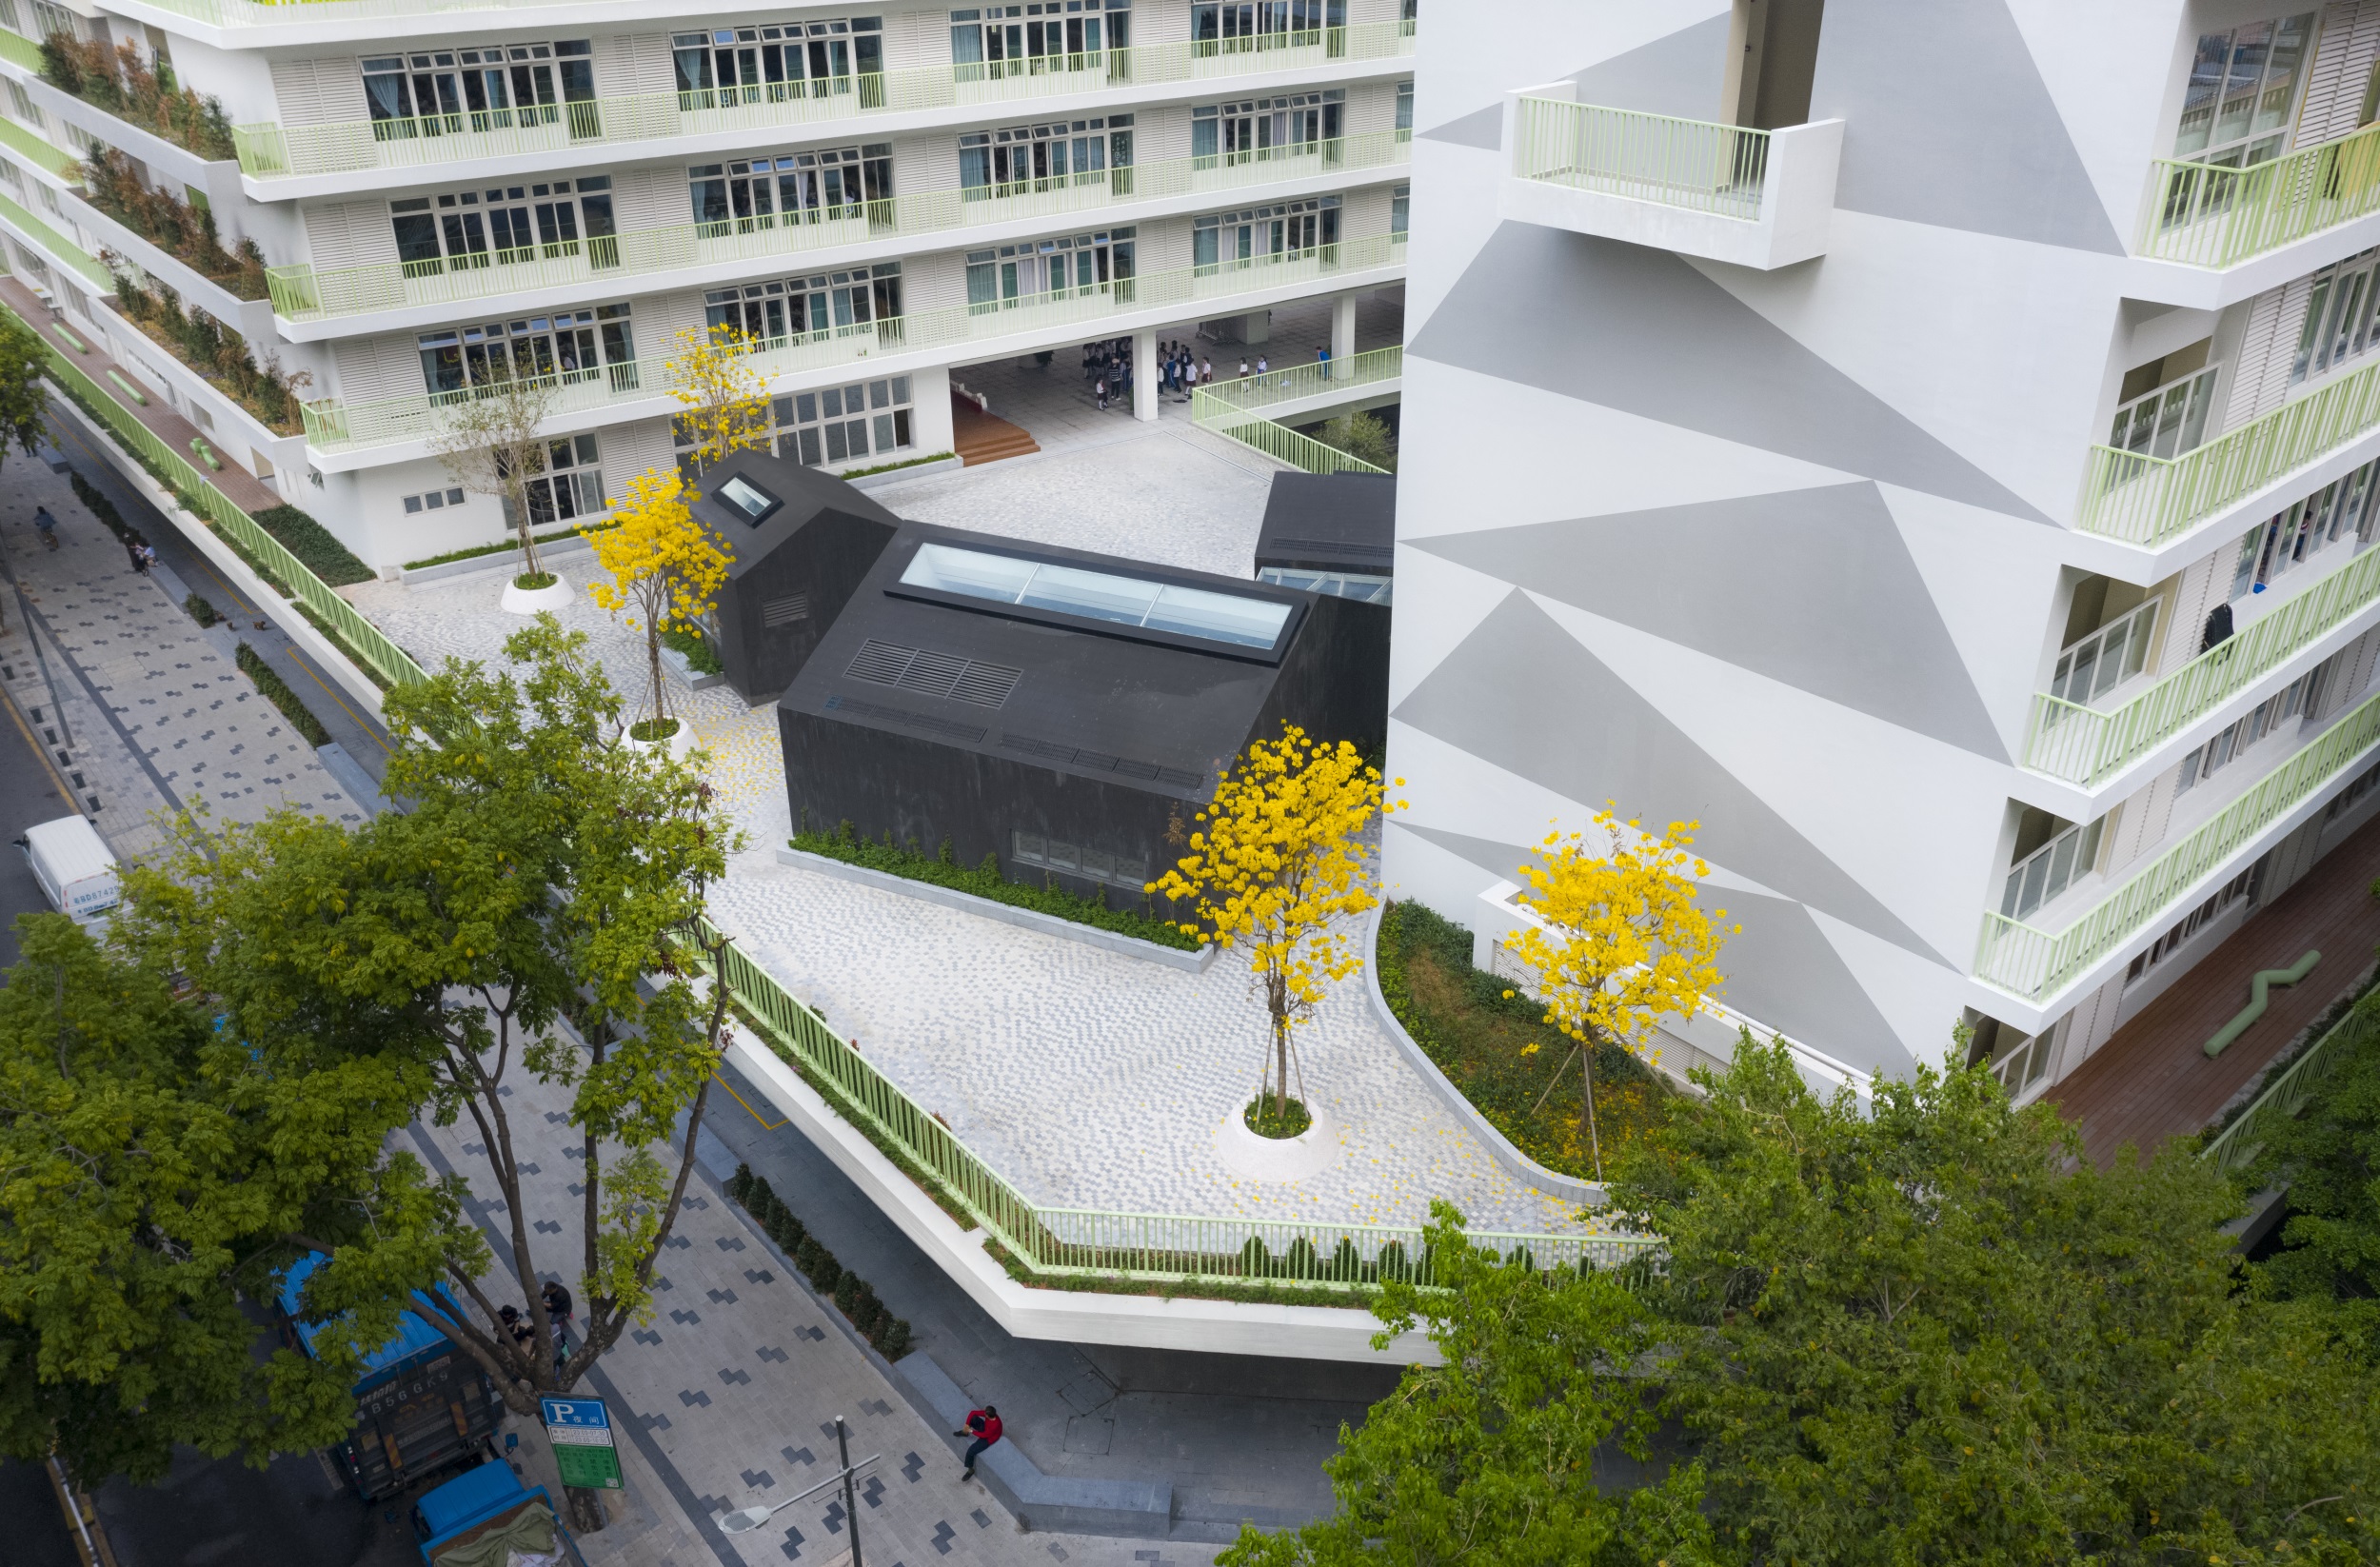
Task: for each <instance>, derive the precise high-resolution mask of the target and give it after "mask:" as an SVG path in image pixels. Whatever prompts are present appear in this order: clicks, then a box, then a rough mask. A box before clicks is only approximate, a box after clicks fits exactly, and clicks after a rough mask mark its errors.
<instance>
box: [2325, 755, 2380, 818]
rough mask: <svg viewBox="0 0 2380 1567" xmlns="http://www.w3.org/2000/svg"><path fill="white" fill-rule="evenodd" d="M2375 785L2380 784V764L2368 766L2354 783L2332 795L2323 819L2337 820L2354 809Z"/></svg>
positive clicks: (2357, 776)
mask: <svg viewBox="0 0 2380 1567" xmlns="http://www.w3.org/2000/svg"><path fill="white" fill-rule="evenodd" d="M2375 786H2380V764H2373V765H2372V766H2370V767H2366V768H2365V769H2364V770H2363V771H2362V772H2361V773H2359V774H2357V775H2356V779H2355V782H2354V783H2352V784H2349V785H2348V786H2347V787H2346V788H2344V789H2342V790H2340V791H2339V792H2338V793H2337V794H2335V795H2333V796H2331V797H2330V803H2329V804H2328V805H2325V806H2323V807H2322V819H2323V821H2325V822H2336V821H2337V820H2338V819H2339V818H2340V817H2342V816H2345V815H2346V814H2347V813H2348V812H2349V811H2350V810H2353V809H2354V808H2355V806H2356V804H2357V803H2358V802H2360V801H2361V800H2362V799H2363V798H2364V796H2366V795H2368V794H2370V792H2371V791H2372V789H2373V788H2374V787H2375Z"/></svg>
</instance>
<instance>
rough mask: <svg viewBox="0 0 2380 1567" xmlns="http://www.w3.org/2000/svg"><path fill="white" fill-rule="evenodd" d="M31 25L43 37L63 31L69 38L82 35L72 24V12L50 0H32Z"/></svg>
mask: <svg viewBox="0 0 2380 1567" xmlns="http://www.w3.org/2000/svg"><path fill="white" fill-rule="evenodd" d="M33 26H34V28H35V29H37V30H39V34H40V36H42V37H44V38H47V37H49V36H50V34H51V33H53V32H63V33H65V34H66V35H67V36H68V37H69V38H80V37H81V36H83V34H82V33H81V31H80V30H77V29H76V27H75V26H74V13H73V12H72V11H69V10H67V9H66V8H65V7H64V6H53V5H51V4H50V0H33Z"/></svg>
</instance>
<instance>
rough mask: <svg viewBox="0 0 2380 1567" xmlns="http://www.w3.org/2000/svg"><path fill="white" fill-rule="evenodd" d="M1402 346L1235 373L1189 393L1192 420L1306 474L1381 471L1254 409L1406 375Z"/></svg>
mask: <svg viewBox="0 0 2380 1567" xmlns="http://www.w3.org/2000/svg"><path fill="white" fill-rule="evenodd" d="M1404 369H1405V350H1404V347H1403V345H1401V344H1400V345H1398V347H1393V348H1374V349H1372V350H1371V351H1370V352H1368V353H1359V354H1357V355H1355V356H1354V357H1352V358H1350V359H1345V360H1333V361H1332V362H1331V363H1330V364H1328V365H1293V366H1291V367H1287V368H1285V369H1278V370H1267V371H1265V373H1264V374H1262V375H1251V376H1248V377H1246V378H1244V379H1242V378H1240V377H1238V376H1234V377H1232V378H1230V379H1228V380H1218V381H1215V382H1213V383H1211V384H1209V385H1207V386H1204V387H1199V388H1198V389H1197V390H1196V391H1194V392H1193V393H1191V396H1190V422H1191V423H1192V424H1194V425H1197V426H1199V427H1200V429H1208V430H1213V431H1214V432H1215V433H1216V434H1218V435H1221V436H1225V437H1228V438H1229V439H1231V440H1234V441H1237V442H1239V443H1240V445H1241V446H1246V447H1248V448H1249V449H1250V450H1252V451H1259V452H1262V453H1263V454H1264V455H1265V456H1267V457H1270V458H1272V459H1273V460H1274V461H1276V462H1280V463H1287V464H1288V465H1289V466H1292V467H1295V468H1302V469H1303V470H1305V471H1306V472H1308V473H1383V472H1386V471H1387V470H1386V469H1384V468H1378V467H1375V466H1372V465H1371V464H1370V463H1367V462H1365V461H1363V460H1362V459H1361V458H1359V457H1350V456H1349V455H1348V454H1347V453H1345V452H1343V451H1340V450H1339V448H1338V447H1337V446H1324V445H1323V444H1322V443H1321V442H1319V441H1317V440H1315V439H1314V438H1313V437H1312V436H1308V435H1301V434H1299V432H1298V431H1296V430H1294V429H1291V428H1290V427H1289V426H1286V425H1283V424H1280V423H1279V422H1278V421H1276V420H1272V419H1268V418H1266V417H1265V416H1264V415H1263V414H1261V413H1259V412H1257V411H1255V410H1257V409H1259V408H1262V407H1278V406H1279V405H1280V404H1283V403H1290V402H1295V401H1298V400H1299V399H1300V398H1309V397H1320V396H1327V395H1330V394H1332V393H1338V392H1351V391H1355V390H1357V389H1358V388H1359V387H1366V386H1371V385H1375V384H1377V383H1378V382H1382V381H1390V380H1394V379H1396V378H1397V377H1398V376H1400V375H1402V374H1404Z"/></svg>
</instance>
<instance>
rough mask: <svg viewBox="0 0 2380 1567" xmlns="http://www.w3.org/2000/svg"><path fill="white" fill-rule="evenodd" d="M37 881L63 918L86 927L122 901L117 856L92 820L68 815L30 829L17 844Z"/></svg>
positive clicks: (104, 916)
mask: <svg viewBox="0 0 2380 1567" xmlns="http://www.w3.org/2000/svg"><path fill="white" fill-rule="evenodd" d="M17 845H18V847H20V848H22V849H23V850H24V851H25V862H26V863H28V864H30V865H31V866H32V867H33V880H34V881H36V882H39V883H41V890H42V893H43V894H44V896H46V897H48V898H49V900H50V906H51V907H52V908H54V909H56V910H57V911H58V912H59V913H60V914H66V915H71V916H72V917H73V918H74V919H76V920H77V921H80V922H82V923H84V924H90V923H92V922H95V921H98V920H101V919H104V918H106V916H107V915H108V914H109V911H110V910H112V909H113V908H114V907H115V906H116V903H117V902H118V901H119V900H120V899H121V898H122V896H123V893H122V889H121V888H120V887H119V885H118V884H117V882H116V857H115V856H114V855H113V854H111V853H109V849H108V845H107V844H106V843H104V842H102V841H101V839H100V837H99V829H98V828H96V827H94V826H92V825H91V824H90V819H89V817H82V816H64V817H60V818H59V819H58V820H57V821H55V822H44V823H42V824H41V825H40V826H38V827H32V828H30V829H28V830H27V832H26V834H25V836H24V837H22V838H20V839H18V840H17Z"/></svg>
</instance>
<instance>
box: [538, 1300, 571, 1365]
mask: <svg viewBox="0 0 2380 1567" xmlns="http://www.w3.org/2000/svg"><path fill="white" fill-rule="evenodd" d="M538 1295H539V1297H540V1298H541V1299H544V1300H545V1320H546V1321H548V1322H550V1323H552V1324H553V1330H554V1369H555V1370H557V1371H559V1370H561V1369H562V1363H563V1362H564V1361H565V1360H567V1359H569V1358H570V1311H571V1306H572V1301H571V1299H570V1292H569V1290H567V1289H566V1288H565V1287H564V1286H563V1283H562V1280H561V1279H548V1280H546V1283H545V1288H544V1289H542V1290H540V1291H539V1292H538Z"/></svg>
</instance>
